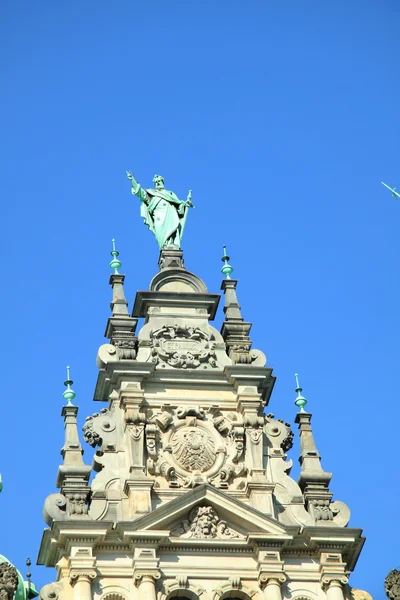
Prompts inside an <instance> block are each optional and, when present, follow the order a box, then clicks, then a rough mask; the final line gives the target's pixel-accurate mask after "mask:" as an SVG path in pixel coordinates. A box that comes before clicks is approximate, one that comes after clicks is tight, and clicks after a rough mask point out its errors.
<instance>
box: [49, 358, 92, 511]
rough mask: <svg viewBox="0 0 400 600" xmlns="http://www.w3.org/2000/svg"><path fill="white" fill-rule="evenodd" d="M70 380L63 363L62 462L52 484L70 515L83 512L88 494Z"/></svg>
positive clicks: (89, 470)
mask: <svg viewBox="0 0 400 600" xmlns="http://www.w3.org/2000/svg"><path fill="white" fill-rule="evenodd" d="M72 384H73V381H72V380H71V379H70V367H67V380H66V381H65V382H64V385H65V386H66V388H67V389H66V390H65V391H64V393H63V398H64V400H66V401H67V404H65V405H64V406H63V407H62V411H61V416H62V417H64V429H65V440H64V446H63V447H62V449H61V456H62V457H63V464H62V465H60V466H59V468H58V473H57V481H56V486H57V487H58V488H60V490H61V495H62V496H63V497H64V500H65V505H64V510H65V511H68V513H69V515H70V516H74V515H77V516H78V515H79V516H81V515H87V500H88V494H89V491H90V489H89V487H88V481H89V476H90V472H91V466H89V465H85V463H84V462H83V459H82V455H83V449H82V446H81V443H80V441H79V434H78V424H77V419H76V417H77V414H78V407H77V406H75V405H74V404H72V400H74V399H75V396H76V394H75V392H74V391H73V389H72V388H71V386H72Z"/></svg>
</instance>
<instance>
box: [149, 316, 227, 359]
mask: <svg viewBox="0 0 400 600" xmlns="http://www.w3.org/2000/svg"><path fill="white" fill-rule="evenodd" d="M150 341H151V347H152V350H151V360H152V362H154V363H155V364H156V365H160V366H162V367H165V366H166V365H169V366H170V367H175V368H180V369H197V368H198V367H200V365H201V366H202V367H203V368H204V369H207V368H210V367H211V368H215V367H216V366H217V361H216V355H215V340H214V336H213V335H212V334H211V335H209V334H208V333H206V332H204V331H203V330H202V329H200V328H199V327H183V326H180V325H163V326H162V327H160V328H159V329H156V330H153V331H151V332H150Z"/></svg>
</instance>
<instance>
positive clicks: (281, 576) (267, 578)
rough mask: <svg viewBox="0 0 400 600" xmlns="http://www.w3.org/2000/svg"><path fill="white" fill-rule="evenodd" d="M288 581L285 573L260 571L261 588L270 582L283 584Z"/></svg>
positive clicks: (259, 581)
mask: <svg viewBox="0 0 400 600" xmlns="http://www.w3.org/2000/svg"><path fill="white" fill-rule="evenodd" d="M285 581H286V575H285V573H282V571H281V572H277V573H260V575H259V578H258V583H259V586H260V588H261V589H264V588H265V587H266V586H267V585H268V584H270V583H278V584H282V583H285Z"/></svg>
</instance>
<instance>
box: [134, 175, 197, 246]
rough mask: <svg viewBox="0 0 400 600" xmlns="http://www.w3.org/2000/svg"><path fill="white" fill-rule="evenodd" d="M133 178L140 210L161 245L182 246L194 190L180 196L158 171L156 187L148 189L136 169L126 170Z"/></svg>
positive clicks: (155, 180) (154, 181)
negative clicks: (180, 197) (185, 197)
mask: <svg viewBox="0 0 400 600" xmlns="http://www.w3.org/2000/svg"><path fill="white" fill-rule="evenodd" d="M126 174H127V176H128V179H130V180H131V182H132V194H135V195H136V196H138V197H139V198H140V214H141V216H142V217H143V219H144V222H145V224H146V225H147V226H148V228H149V229H150V231H152V232H153V233H154V235H155V237H156V240H157V242H158V245H159V246H160V249H161V248H168V247H172V248H180V247H181V243H182V236H183V230H184V228H185V224H186V219H187V213H188V210H189V208H194V206H193V204H192V200H191V198H192V190H189V193H188V197H187V199H186V200H179V198H178V197H177V196H176V195H175V194H174V193H173V192H170V191H168V190H166V189H165V187H164V178H163V177H161V175H154V178H153V183H154V185H155V189H149V190H145V189H143V188H142V186H141V185H140V183H138V182H137V181H136V179H135V177H134V175H133V173H131V172H129V171H127V172H126Z"/></svg>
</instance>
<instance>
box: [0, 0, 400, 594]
mask: <svg viewBox="0 0 400 600" xmlns="http://www.w3.org/2000/svg"><path fill="white" fill-rule="evenodd" d="M399 31H400V5H399V3H398V1H397V0H370V1H369V2H366V1H365V0H353V1H352V2H349V1H348V0H336V1H335V2H321V1H320V0H309V1H305V2H299V1H298V0H288V1H286V2H281V1H278V0H275V1H272V0H264V1H261V0H247V1H244V0H230V1H227V0H220V1H219V2H215V1H210V0H202V1H201V2H200V0H194V1H192V2H184V1H183V0H170V1H169V2H165V1H162V0H147V1H142V2H135V1H131V2H128V1H127V0H119V1H118V2H104V1H102V0H97V1H96V2H95V1H94V0H84V2H65V1H62V0H60V1H58V2H50V1H46V0H38V1H37V2H28V1H27V0H20V1H18V0H16V1H15V2H11V1H10V0H8V1H7V0H6V1H5V2H3V3H2V4H1V7H0V39H1V46H2V48H1V50H2V51H1V53H0V64H1V80H2V93H1V96H0V105H1V110H0V119H1V123H0V127H1V131H2V145H1V150H0V152H1V156H0V169H1V174H0V186H1V189H0V193H1V202H2V219H1V223H2V227H1V230H2V231H1V238H2V243H1V247H2V265H3V293H2V294H1V298H0V311H1V312H0V314H1V315H2V332H3V347H2V428H1V436H0V471H1V473H2V475H3V479H4V483H5V487H4V490H3V492H2V494H1V496H0V503H1V513H0V531H1V547H0V550H1V552H2V553H4V554H6V555H7V556H8V557H9V558H10V559H11V560H12V561H14V562H15V563H17V565H18V566H20V567H21V566H22V567H23V565H24V561H25V557H26V556H27V555H30V556H31V558H32V559H36V556H37V550H38V547H39V543H40V538H41V532H42V530H43V528H44V526H45V525H44V522H43V521H42V517H41V511H42V505H43V502H44V499H45V497H46V495H47V494H49V493H51V492H53V491H55V487H54V486H55V476H56V472H57V466H58V464H59V461H60V456H59V451H60V448H61V446H62V444H63V423H62V419H61V417H60V411H61V406H62V397H61V393H62V391H63V385H62V384H63V380H64V367H65V365H66V364H68V363H70V364H71V366H72V374H73V379H74V381H75V385H74V388H75V391H76V392H77V393H78V396H77V402H78V403H79V405H80V407H81V408H80V414H79V417H80V422H81V424H83V421H84V419H85V417H86V416H87V415H89V414H91V413H93V412H95V410H96V409H97V408H98V406H97V405H94V403H93V402H92V397H93V390H94V384H95V379H96V365H95V356H96V352H97V347H98V346H99V345H100V344H101V343H103V332H104V329H105V324H106V320H107V317H108V314H109V302H110V299H111V294H110V290H109V287H108V277H109V268H108V262H109V260H110V257H109V254H108V253H109V251H110V249H111V248H110V244H111V242H110V240H111V238H112V237H116V239H117V242H118V246H119V249H120V252H121V258H122V260H123V269H122V271H123V272H124V273H126V292H127V297H128V299H129V301H130V305H131V303H132V300H133V298H134V294H135V291H136V290H137V289H146V288H147V286H148V282H149V281H150V279H151V277H152V275H153V274H154V273H155V272H156V269H157V265H156V263H157V247H156V244H155V242H154V240H153V238H152V236H151V234H149V233H148V231H147V230H146V228H145V227H144V226H143V224H142V222H141V220H140V217H139V209H138V202H137V200H136V199H135V198H134V197H132V196H131V194H130V191H129V182H128V181H127V180H126V178H125V170H126V169H132V170H133V171H134V173H135V175H136V176H137V178H138V180H139V181H141V182H142V183H143V184H144V185H147V186H149V185H151V179H152V177H153V175H154V173H161V174H162V175H164V177H165V179H166V185H167V187H169V188H170V189H173V190H174V191H175V192H176V193H178V194H179V195H180V196H185V195H186V193H187V190H188V189H189V188H190V189H192V190H193V202H194V203H195V205H196V210H195V211H193V212H192V213H191V214H190V220H189V222H188V226H187V230H186V234H185V235H186V237H185V239H184V249H185V257H186V264H187V266H188V267H189V268H190V269H191V270H192V271H194V272H195V273H197V274H198V275H200V276H202V277H203V278H204V279H205V281H206V283H207V285H208V287H209V289H210V291H212V292H217V291H218V290H219V287H220V280H221V275H220V272H219V269H220V267H221V263H220V256H221V246H222V244H224V243H225V244H227V245H228V250H229V254H230V256H231V257H232V264H233V266H234V267H235V276H236V277H237V278H238V279H239V287H238V293H239V299H240V301H241V304H242V308H243V313H244V316H245V318H246V319H248V320H250V321H252V322H253V329H252V337H253V341H254V346H255V347H258V348H261V349H262V350H263V351H265V352H266V354H267V356H268V364H269V365H270V366H272V367H273V368H274V372H275V374H276V375H277V377H278V380H277V384H276V387H275V391H274V394H273V397H272V401H271V404H270V409H271V411H272V412H274V413H275V415H276V416H277V417H280V418H283V419H285V420H290V421H293V420H294V417H295V406H294V405H293V400H294V397H295V393H294V391H293V388H294V379H293V373H294V372H295V371H298V372H299V373H300V375H301V381H302V384H303V388H304V394H305V395H306V396H307V398H308V400H309V404H308V408H309V409H310V411H311V412H313V414H314V417H313V425H314V433H315V438H316V441H317V445H318V448H319V450H320V453H321V454H322V458H323V467H324V468H325V469H326V470H329V471H332V472H333V475H334V476H333V479H332V483H331V489H332V491H333V492H334V494H335V497H336V499H340V500H343V501H345V502H347V503H348V504H349V505H350V507H351V510H352V520H351V525H352V526H355V527H362V528H364V532H365V535H366V536H367V543H366V546H365V548H364V551H363V553H362V556H361V559H360V561H359V563H358V566H357V568H356V571H355V573H354V575H353V576H352V579H351V582H352V584H353V585H354V586H356V587H361V588H364V589H367V590H369V591H370V593H372V594H373V595H374V600H380V599H381V598H384V594H383V588H382V585H383V579H384V577H385V575H386V574H387V572H388V571H389V570H390V569H391V568H393V567H396V566H399V565H400V555H399V546H398V540H399V534H400V519H399V518H398V508H397V507H398V502H397V497H398V494H399V472H398V457H399V446H398V436H399V434H398V423H399V402H398V397H399V369H398V365H399V361H400V352H399V342H398V340H399V335H400V318H399V306H400V285H399V283H400V269H399V260H400V237H399V235H398V231H399V227H400V201H396V200H395V199H394V198H392V197H391V195H390V193H389V192H388V191H387V190H385V189H384V188H383V187H382V186H381V185H380V181H381V180H384V181H386V182H387V183H389V184H391V185H396V184H398V185H399V186H400V169H399V152H398V149H399V139H400V121H399V97H400V88H399V47H400V46H399V42H400V34H399ZM220 318H221V317H219V319H220ZM91 454H92V451H91V449H90V448H87V449H86V453H85V459H86V460H87V461H88V462H90V461H91ZM297 455H298V448H297V446H296V447H295V448H294V449H293V450H292V452H291V457H292V458H293V459H294V460H295V462H296V463H297V461H296V458H297ZM293 473H294V475H295V476H297V467H295V468H294V470H293ZM22 570H23V569H22ZM32 572H33V578H34V580H35V581H36V583H37V585H39V586H40V585H42V584H44V583H46V582H48V581H51V580H52V579H53V572H52V571H51V570H46V569H45V568H44V567H36V566H34V567H33V568H32Z"/></svg>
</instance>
